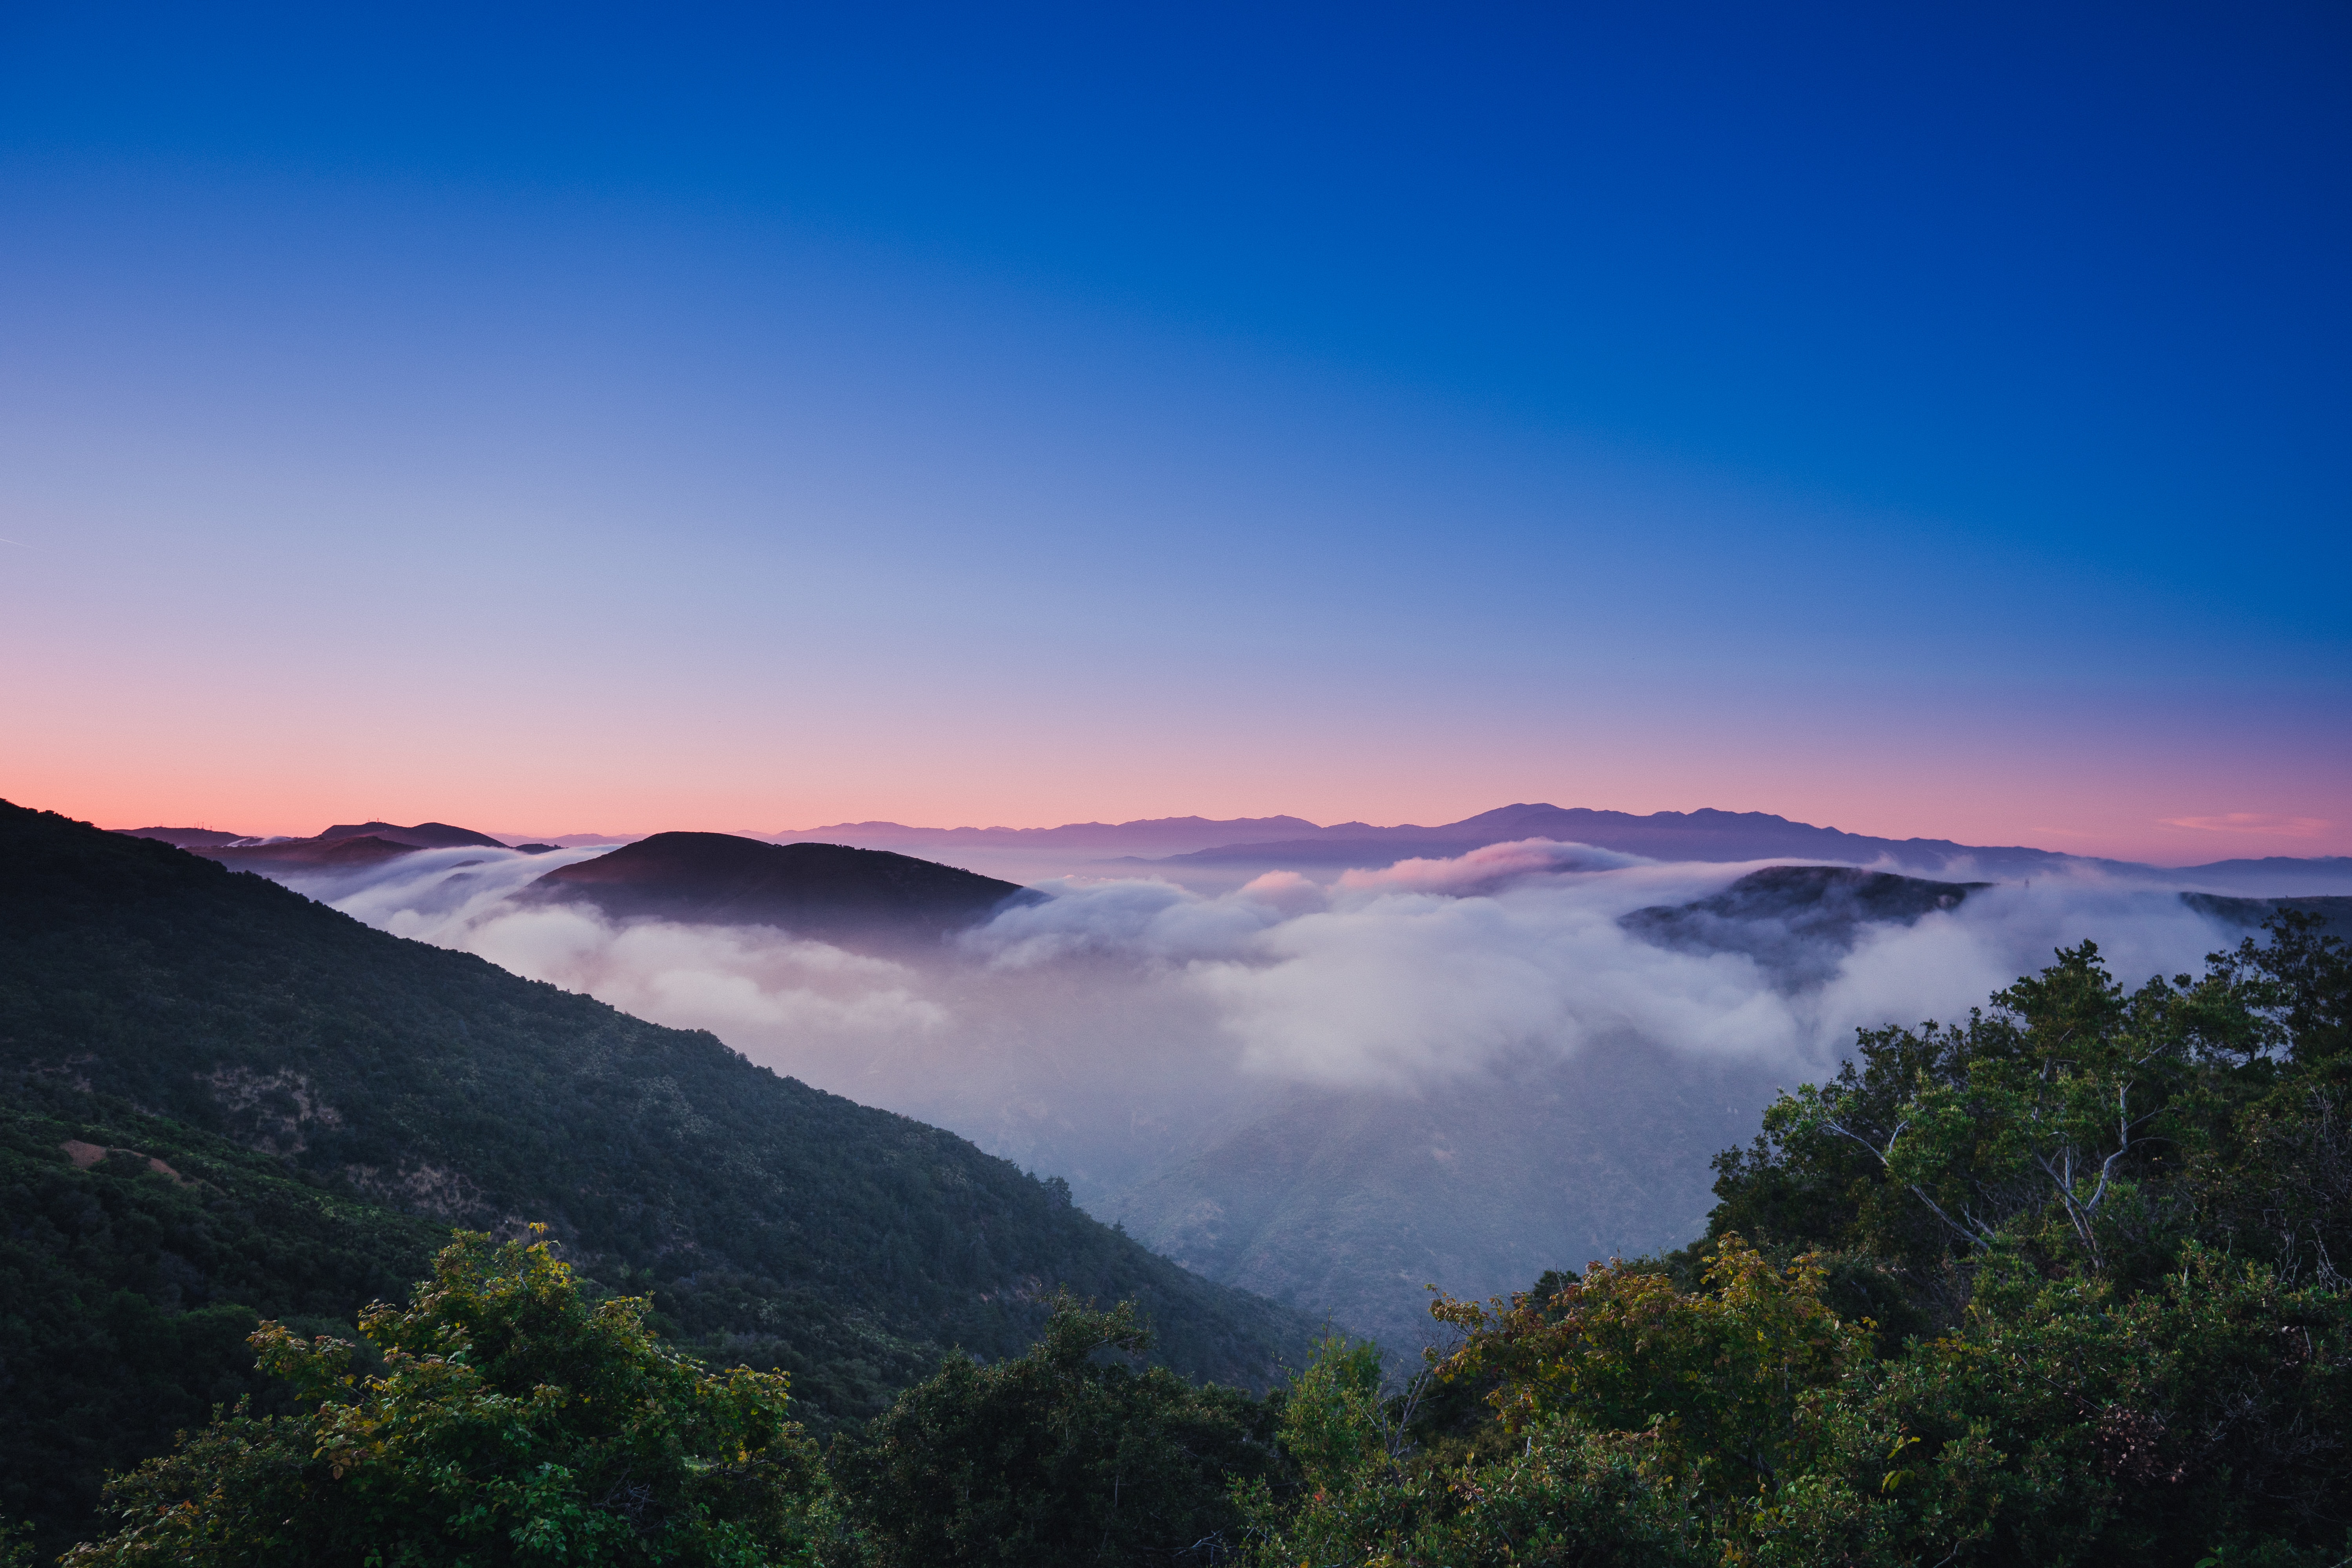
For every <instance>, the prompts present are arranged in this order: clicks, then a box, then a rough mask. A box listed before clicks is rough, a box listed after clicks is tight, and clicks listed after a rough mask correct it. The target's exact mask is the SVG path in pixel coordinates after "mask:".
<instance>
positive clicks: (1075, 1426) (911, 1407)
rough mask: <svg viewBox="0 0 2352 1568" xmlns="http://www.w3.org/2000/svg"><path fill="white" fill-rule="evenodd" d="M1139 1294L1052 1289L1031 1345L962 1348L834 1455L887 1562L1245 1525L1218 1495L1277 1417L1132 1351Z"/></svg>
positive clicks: (1132, 1545) (1269, 1472)
mask: <svg viewBox="0 0 2352 1568" xmlns="http://www.w3.org/2000/svg"><path fill="white" fill-rule="evenodd" d="M1148 1342H1149V1334H1148V1331H1146V1329H1145V1327H1144V1324H1143V1321H1142V1319H1141V1317H1140V1315H1139V1313H1138V1311H1137V1310H1136V1307H1135V1304H1134V1303H1133V1302H1131V1301H1123V1302H1121V1303H1119V1304H1118V1306H1117V1307H1115V1308H1113V1309H1112V1310H1109V1311H1097V1310H1093V1309H1092V1308H1090V1307H1087V1306H1086V1305H1082V1304H1081V1303H1079V1302H1078V1301H1077V1300H1075V1299H1074V1298H1072V1297H1071V1296H1069V1295H1068V1294H1067V1293H1066V1292H1065V1293H1062V1294H1060V1295H1059V1296H1057V1297H1056V1299H1055V1302H1054V1308H1053V1314H1052V1316H1051V1318H1050V1319H1049V1320H1048V1321H1047V1324H1046V1329H1045V1337H1044V1338H1043V1339H1041V1340H1040V1341H1039V1342H1037V1344H1036V1345H1035V1346H1034V1347H1033V1348H1032V1349H1031V1350H1030V1351H1029V1352H1028V1353H1027V1354H1025V1355H1023V1356H1020V1357H1017V1358H1015V1359H1013V1360H1009V1361H1003V1362H999V1363H995V1364H993V1365H985V1366H983V1365H982V1364H980V1363H977V1362H974V1361H972V1360H971V1358H970V1357H968V1356H965V1355H962V1354H961V1353H958V1354H955V1355H951V1356H950V1357H949V1358H948V1360H947V1363H946V1364H945V1365H943V1366H942V1367H941V1368H940V1372H939V1373H938V1374H937V1375H936V1376H934V1377H932V1378H931V1379H929V1381H928V1382H925V1383H923V1384H919V1385H918V1386H916V1387H914V1388H911V1389H909V1390H908V1391H907V1392H906V1393H905V1394H901V1395H900V1396H899V1398H898V1403H897V1404H896V1405H893V1406H892V1407H891V1408H890V1409H889V1410H888V1411H887V1413H885V1414H884V1415H882V1416H881V1417H880V1418H879V1419H878V1420H877V1421H876V1422H875V1423H874V1424H873V1426H872V1428H871V1430H870V1431H869V1433H868V1435H867V1436H866V1440H865V1441H864V1442H863V1443H858V1444H849V1443H846V1442H845V1443H844V1444H843V1445H841V1446H839V1447H836V1448H835V1463H836V1466H837V1468H839V1470H840V1472H841V1474H842V1476H843V1479H844V1483H845V1487H847V1488H848V1489H850V1490H852V1491H853V1492H854V1493H855V1495H856V1500H857V1504H856V1506H857V1512H858V1517H859V1520H860V1522H861V1523H862V1524H863V1525H864V1526H865V1527H866V1530H867V1531H868V1532H869V1538H870V1540H871V1542H872V1544H873V1547H874V1550H875V1552H876V1555H877V1558H878V1559H879V1560H880V1561H881V1562H882V1563H886V1564H889V1565H892V1568H957V1565H961V1564H981V1563H1003V1564H1007V1565H1010V1564H1016V1563H1017V1564H1020V1565H1021V1568H1062V1565H1064V1564H1069V1565H1074V1568H1075V1565H1076V1564H1120V1565H1124V1564H1130V1563H1180V1562H1202V1563H1206V1562H1213V1561H1216V1560H1218V1559H1220V1558H1222V1557H1223V1556H1224V1555H1225V1554H1226V1553H1227V1552H1230V1551H1231V1550H1233V1548H1234V1545H1235V1544H1236V1543H1237V1542H1238V1530H1239V1527H1240V1525H1241V1524H1242V1512H1241V1510H1240V1508H1239V1506H1238V1505H1237V1504H1236V1503H1235V1502H1234V1500H1233V1499H1232V1498H1231V1497H1230V1496H1229V1495H1228V1492H1229V1486H1230V1484H1231V1483H1233V1482H1234V1481H1241V1482H1244V1483H1246V1482H1248V1481H1250V1480H1253V1479H1266V1478H1269V1477H1272V1476H1274V1475H1276V1473H1277V1471H1278V1470H1279V1468H1280V1460H1279V1457H1278V1455H1277V1453H1276V1449H1275V1447H1274V1445H1273V1443H1272V1440H1271V1439H1272V1417H1271V1415H1270V1413H1269V1412H1268V1411H1267V1410H1266V1409H1265V1406H1263V1405H1260V1404H1258V1403H1257V1402H1256V1401H1255V1400H1252V1399H1251V1398H1249V1396H1248V1395H1246V1394H1243V1393H1241V1392H1239V1391H1238V1390H1234V1389H1230V1388H1221V1387H1216V1386H1213V1385H1212V1386H1207V1387H1195V1386H1194V1385H1192V1384H1188V1383H1186V1382H1184V1381H1183V1380H1182V1379H1181V1378H1179V1377H1177V1376H1176V1375H1175V1374H1174V1373H1171V1372H1168V1371H1167V1370H1166V1369H1164V1368H1160V1367H1150V1368H1146V1369H1144V1370H1142V1371H1137V1370H1135V1369H1134V1367H1133V1366H1132V1365H1131V1364H1130V1362H1131V1360H1132V1358H1134V1357H1135V1356H1137V1355H1139V1353H1140V1352H1142V1351H1143V1350H1144V1349H1145V1347H1146V1345H1147V1343H1148Z"/></svg>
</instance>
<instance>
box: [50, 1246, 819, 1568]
mask: <svg viewBox="0 0 2352 1568" xmlns="http://www.w3.org/2000/svg"><path fill="white" fill-rule="evenodd" d="M646 1311H647V1303H646V1301H644V1300H641V1299H632V1298H612V1299H607V1300H604V1301H603V1302H601V1303H596V1304H593V1305H592V1304H591V1303H590V1302H588V1301H587V1300H584V1299H583V1297H582V1295H581V1293H580V1291H579V1289H577V1287H576V1285H575V1284H574V1282H573V1280H572V1273H571V1270H570V1269H569V1268H566V1267H565V1266H564V1265H563V1264H562V1263H561V1262H558V1261H557V1260H556V1259H555V1258H554V1257H553V1256H552V1254H551V1251H550V1249H549V1247H547V1245H546V1244H545V1243H544V1242H533V1243H531V1244H529V1245H526V1244H524V1243H521V1242H511V1241H510V1242H508V1243H505V1244H504V1245H499V1244H497V1243H494V1242H493V1241H492V1240H491V1239H490V1238H489V1237H487V1236H482V1235H479V1234H469V1233H464V1232H461V1233H459V1235H458V1237H457V1240H456V1242H454V1243H453V1244H452V1245H450V1246H449V1247H446V1248H444V1249H443V1251H442V1252H441V1254H440V1255H439V1257H438V1258H436V1260H435V1262H434V1270H433V1279H431V1280H430V1281H428V1282H427V1283H425V1284H424V1285H421V1286H420V1287H418V1289H417V1290H416V1293H415V1299H414V1300H413V1301H412V1302H411V1304H410V1305H409V1306H408V1307H407V1308H406V1309H405V1310H401V1309H395V1308H391V1307H385V1306H381V1305H379V1306H376V1307H373V1308H371V1309H370V1310H368V1311H367V1312H366V1313H364V1314H363V1315H362V1319H361V1330H362V1332H363V1333H364V1334H365V1335H366V1337H367V1339H368V1340H369V1341H370V1342H371V1343H372V1344H373V1347H374V1349H375V1351H376V1352H378V1353H379V1354H380V1355H381V1357H382V1359H383V1370H382V1371H380V1372H378V1373H373V1374H368V1375H364V1376H359V1375H355V1374H353V1373H352V1371H351V1370H350V1369H351V1367H352V1352H353V1347H352V1345H351V1344H350V1343H348V1342H343V1341H340V1340H335V1339H331V1338H329V1337H326V1336H323V1335H322V1336H319V1337H317V1338H315V1339H313V1340H310V1341H308V1342H305V1341H304V1340H303V1339H301V1338H300V1337H299V1336H298V1335H296V1334H295V1333H293V1332H292V1331H290V1330H289V1329H287V1328H286V1327H285V1326H284V1325H283V1324H280V1323H274V1322H273V1323H265V1324H264V1325H262V1327H261V1328H260V1329H259V1330H257V1331H256V1332H255V1333H254V1334H253V1336H252V1342H253V1344H254V1346H255V1348H256V1349H257V1350H258V1351H259V1352H260V1361H261V1363H262V1365H263V1366H264V1367H266V1368H267V1369H268V1371H269V1372H271V1373H274V1374H276V1375H278V1376H279V1377H282V1378H285V1379H288V1380H289V1381H290V1382H291V1383H293V1384H295V1386H296V1387H297V1389H298V1390H299V1398H300V1403H301V1405H302V1406H303V1407H304V1408H303V1412H302V1413H301V1414H298V1415H282V1416H276V1417H271V1416H257V1415H253V1414H252V1413H251V1412H250V1411H249V1410H248V1409H247V1408H245V1407H243V1406H240V1407H239V1408H238V1409H237V1410H236V1412H235V1413H233V1414H229V1415H219V1416H217V1417H216V1418H215V1421H214V1422H213V1423H212V1424H211V1425H210V1426H207V1427H205V1429H204V1430H203V1431H201V1432H199V1433H197V1434H195V1435H194V1436H190V1437H187V1438H184V1440H183V1441H182V1443H181V1444H180V1445H179V1447H177V1448H176V1449H175V1451H174V1452H173V1453H172V1454H170V1455H168V1456H166V1457H163V1458H157V1459H151V1460H149V1461H148V1462H147V1463H146V1464H144V1465H142V1466H141V1467H140V1468H138V1469H137V1470H135V1471H133V1472H131V1474H129V1475H127V1476H123V1477H120V1478H118V1479H115V1480H114V1481H112V1482H110V1484H109V1486H108V1489H107V1506H108V1510H109V1511H110V1513H111V1514H112V1515H113V1517H114V1518H115V1520H116V1521H118V1528H117V1530H116V1531H115V1533H114V1534H112V1535H111V1536H110V1537H108V1538H107V1539H105V1540H103V1541H100V1542H95V1543H91V1544H87V1545H83V1546H79V1547H77V1548H75V1549H74V1550H73V1551H72V1552H70V1553H68V1556H67V1557H66V1559H65V1561H66V1563H68V1565H69V1568H133V1565H136V1564H144V1563H157V1564H161V1563H175V1564H193V1565H196V1568H213V1565H217V1568H229V1565H232V1564H239V1565H246V1564H249V1565H256V1568H258V1565H261V1564H276V1563H307V1564H320V1565H326V1568H331V1565H334V1564H344V1563H348V1564H352V1565H354V1568H357V1565H360V1564H378V1563H381V1564H385V1565H387V1568H405V1565H411V1564H414V1565H420V1568H421V1565H425V1564H433V1563H448V1564H458V1563H468V1564H485V1565H488V1564H517V1565H520V1564H530V1563H549V1564H553V1563H610V1564H616V1565H617V1564H633V1563H645V1564H651V1563H676V1564H711V1565H714V1568H716V1565H721V1564H726V1565H743V1568H751V1565H753V1564H768V1563H807V1564H817V1563H828V1562H845V1561H848V1560H849V1554H850V1553H851V1552H853V1550H854V1545H853V1543H852V1542H850V1541H849V1540H848V1539H847V1538H846V1537H845V1534H844V1532H843V1531H841V1529H840V1527H839V1524H838V1521H837V1518H836V1515H835V1508H834V1504H833V1499H832V1492H831V1487H830V1484H829V1482H828V1481H827V1480H826V1478H825V1475H824V1468H823V1466H822V1465H821V1463H820V1462H819V1461H818V1458H817V1455H816V1451H815V1448H814V1445H813V1444H812V1443H811V1442H810V1441H809V1440H808V1439H807V1438H806V1437H805V1436H803V1435H802V1433H801V1431H800V1428H799V1427H798V1426H796V1425H794V1424H793V1423H792V1422H791V1421H789V1420H787V1419H786V1418H785V1403H786V1402H785V1380H784V1379H783V1378H782V1376H779V1375H777V1374H775V1373H761V1372H753V1371H751V1370H749V1369H746V1368H741V1367H738V1368H736V1369H735V1370H733V1371H731V1372H727V1373H710V1372H707V1371H705V1370H704V1369H703V1368H702V1367H701V1366H699V1365H698V1364H697V1363H693V1362H691V1361H688V1360H686V1359H684V1358H682V1357H679V1356H677V1355H676V1354H674V1353H672V1352H669V1351H667V1350H666V1349H664V1348H663V1347H662V1346H661V1345H660V1344H659V1343H658V1342H656V1339H655V1337H654V1335H653V1333H652V1331H650V1330H649V1329H648V1328H647V1327H646V1321H645V1318H646Z"/></svg>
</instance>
